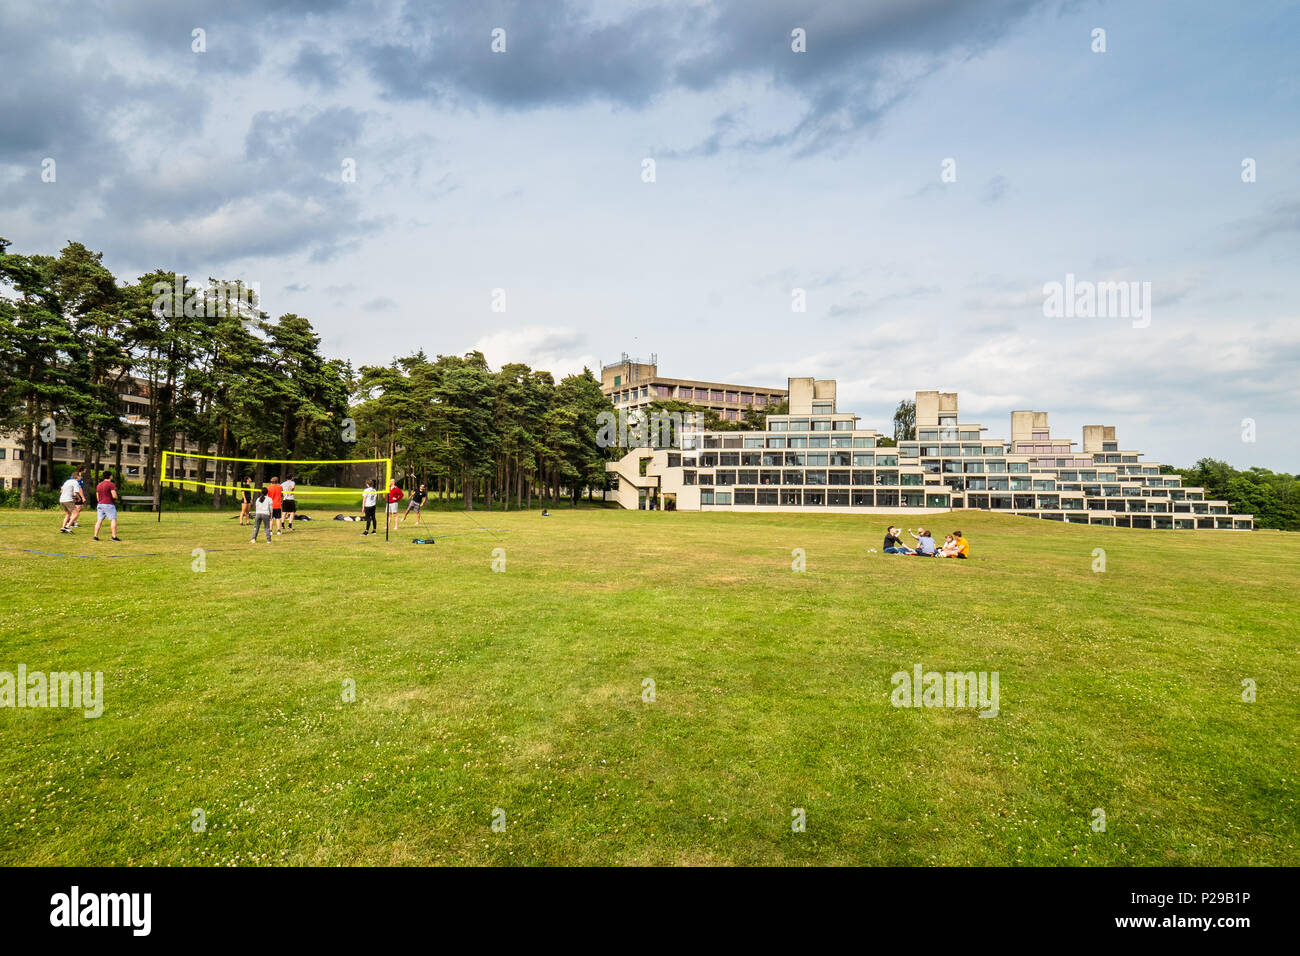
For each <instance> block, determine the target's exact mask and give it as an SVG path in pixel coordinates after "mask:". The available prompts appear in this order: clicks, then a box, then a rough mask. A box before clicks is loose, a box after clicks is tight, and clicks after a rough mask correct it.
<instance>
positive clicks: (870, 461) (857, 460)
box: [853, 451, 876, 468]
mask: <svg viewBox="0 0 1300 956" xmlns="http://www.w3.org/2000/svg"><path fill="white" fill-rule="evenodd" d="M875 463H876V456H875V455H867V454H862V453H860V452H856V451H855V452H854V453H853V465H854V467H855V468H857V467H868V468H869V467H870V466H872V465H874V464H875Z"/></svg>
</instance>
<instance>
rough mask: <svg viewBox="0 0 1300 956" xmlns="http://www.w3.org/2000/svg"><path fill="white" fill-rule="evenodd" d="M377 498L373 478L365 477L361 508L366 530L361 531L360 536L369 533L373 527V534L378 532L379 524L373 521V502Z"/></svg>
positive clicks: (377, 494) (377, 493)
mask: <svg viewBox="0 0 1300 956" xmlns="http://www.w3.org/2000/svg"><path fill="white" fill-rule="evenodd" d="M378 500H379V492H378V490H376V488H375V479H373V478H367V479H366V488H365V490H364V491H362V492H361V508H362V510H363V511H364V513H365V516H366V530H365V531H362V532H361V537H363V538H364V537H365V536H366V535H368V534H370V532H371V530H372V529H373V531H374V533H375V534H379V525H378V523H377V522H376V521H375V502H377V501H378Z"/></svg>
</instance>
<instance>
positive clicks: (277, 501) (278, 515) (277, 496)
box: [266, 475, 284, 534]
mask: <svg viewBox="0 0 1300 956" xmlns="http://www.w3.org/2000/svg"><path fill="white" fill-rule="evenodd" d="M266 493H267V494H268V495H269V496H270V498H271V524H273V525H275V533H276V534H283V533H284V530H283V526H284V512H283V511H282V510H280V509H281V507H282V506H283V504H284V488H283V487H281V485H280V476H279V475H276V476H275V477H274V478H272V479H271V483H270V484H269V485H267V486H266Z"/></svg>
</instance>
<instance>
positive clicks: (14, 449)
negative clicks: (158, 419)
mask: <svg viewBox="0 0 1300 956" xmlns="http://www.w3.org/2000/svg"><path fill="white" fill-rule="evenodd" d="M117 393H118V400H119V401H120V402H121V406H122V420H123V421H124V422H125V423H126V424H128V425H133V426H136V427H137V428H139V429H140V434H141V437H140V438H138V439H127V440H126V441H125V442H123V443H122V477H123V479H125V480H126V481H129V482H131V483H133V484H134V483H136V482H143V481H144V472H145V468H146V464H147V462H148V455H149V443H148V442H149V440H148V428H149V384H148V383H147V382H146V381H144V380H143V379H134V378H133V379H130V380H128V381H127V382H126V383H124V384H122V385H121V386H119V387H118V390H117ZM183 444H184V448H185V450H186V451H190V452H197V451H198V445H196V444H195V443H194V442H191V441H183ZM169 450H171V449H169ZM117 454H118V442H117V441H116V440H112V441H110V442H109V445H108V448H107V449H106V450H105V451H104V452H102V453H101V455H100V460H101V461H102V462H104V463H110V464H116V462H117ZM22 455H23V450H22V441H21V436H19V435H16V434H13V433H10V434H0V487H3V488H20V487H21V486H22ZM51 460H53V463H54V464H56V465H63V464H66V465H78V464H80V463H81V462H83V461H84V460H85V451H84V450H83V449H82V448H81V446H80V444H79V443H78V441H77V434H76V432H73V431H71V430H69V429H66V428H60V429H58V430H57V431H56V434H55V437H54V441H53V443H52V447H51V448H50V449H49V452H48V453H46V452H42V459H41V466H40V478H39V480H38V484H39V485H41V486H43V487H48V486H49V483H50V482H49V464H50V461H51ZM189 464H190V465H192V466H193V465H196V463H195V462H193V461H191V462H190V463H189ZM205 464H207V465H208V474H209V476H210V475H211V474H212V466H211V463H205ZM185 477H187V478H197V477H198V470H197V467H191V468H189V470H188V472H187V473H186V475H185Z"/></svg>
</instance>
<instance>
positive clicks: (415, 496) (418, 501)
mask: <svg viewBox="0 0 1300 956" xmlns="http://www.w3.org/2000/svg"><path fill="white" fill-rule="evenodd" d="M428 497H429V491H428V486H427V485H421V486H420V490H419V491H413V492H411V500H410V501H408V502H407V503H406V511H404V512H403V513H402V518H401V520H400V521H398V522H397V525H398V527H401V525H402V521H405V520H406V519H407V517H408V516H409V515H410V514H411V509H412V508H414V509H415V523H416V524H423V523H424V522H422V521H421V520H420V509H421V508H423V507H424V502H425V499H426V498H428Z"/></svg>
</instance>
